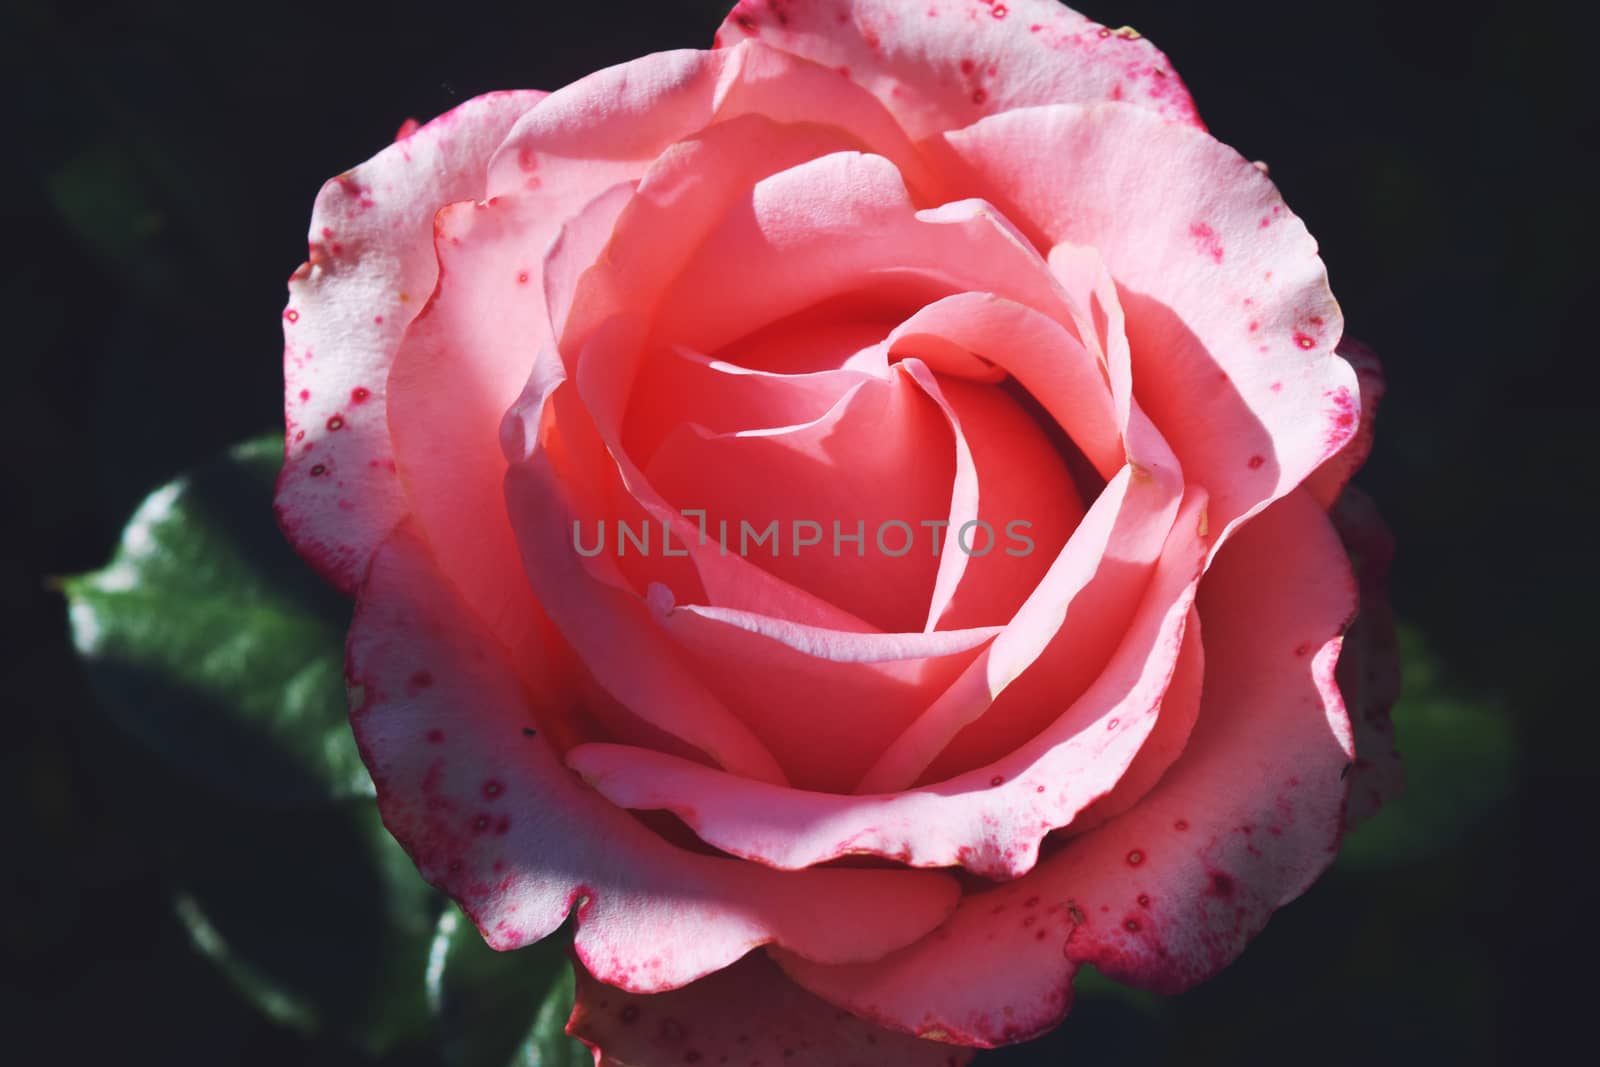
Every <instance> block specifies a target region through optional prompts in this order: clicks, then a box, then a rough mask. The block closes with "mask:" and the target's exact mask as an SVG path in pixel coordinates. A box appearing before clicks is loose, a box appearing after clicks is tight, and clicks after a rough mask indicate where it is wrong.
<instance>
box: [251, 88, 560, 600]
mask: <svg viewBox="0 0 1600 1067" xmlns="http://www.w3.org/2000/svg"><path fill="white" fill-rule="evenodd" d="M544 95H545V94H544V93H539V92H506V93H489V94H488V95H486V96H480V97H476V98H475V99H472V100H469V101H467V102H466V103H464V104H462V105H461V106H460V107H458V108H456V109H455V110H453V111H450V112H447V113H446V114H444V115H441V116H440V117H439V118H437V119H434V120H433V121H432V122H430V123H428V124H427V125H426V126H423V127H421V128H419V129H417V130H416V131H415V132H413V133H412V134H411V135H410V136H409V137H406V138H405V139H404V140H401V141H397V142H395V143H394V144H392V145H390V146H389V147H388V148H385V149H384V150H383V151H382V152H379V153H378V154H377V155H376V156H373V157H372V158H371V159H369V160H367V162H365V163H363V164H361V165H360V166H359V167H356V168H355V169H354V170H352V171H349V172H347V173H345V174H341V175H340V176H339V177H337V178H335V179H333V180H332V181H330V182H329V183H328V184H327V185H325V186H323V187H322V192H321V193H320V194H319V195H318V196H317V204H316V207H315V209H314V210H313V211H312V215H311V259H310V261H309V262H307V263H305V264H304V265H303V266H301V268H300V269H299V270H297V271H295V273H294V276H293V277H291V278H290V279H289V306H288V308H287V309H286V310H285V311H284V313H283V316H284V342H285V343H284V354H283V361H284V378H285V382H286V390H285V394H284V419H285V422H286V423H287V424H288V437H287V441H286V449H285V457H284V467H283V473H282V474H281V475H280V476H279V479H278V497H277V510H278V519H279V522H280V523H281V524H282V526H283V529H284V532H285V533H286V534H287V535H288V536H289V540H290V541H292V542H293V543H294V546H295V548H296V549H298V550H299V552H300V554H301V555H303V556H304V557H305V558H306V559H307V560H308V561H309V562H310V563H311V565H312V566H314V567H316V568H317V570H318V571H319V572H320V573H321V574H322V575H323V576H324V577H325V578H327V579H328V580H329V581H331V582H332V583H334V584H335V585H337V586H338V587H339V588H340V589H342V590H344V591H345V592H353V591H354V589H355V587H356V585H357V584H358V583H359V582H360V581H361V576H362V575H363V574H364V573H365V571H366V566H367V561H368V560H369V559H370V558H371V556H372V552H373V550H374V549H375V548H376V547H377V546H378V543H379V542H380V541H382V540H383V538H384V537H385V536H387V535H388V533H389V531H390V530H391V529H392V528H393V527H394V524H395V523H396V522H398V521H400V519H401V518H403V517H404V515H405V513H406V502H405V497H404V494H403V492H402V490H401V487H400V483H399V480H398V479H396V477H395V474H394V468H393V466H392V465H391V464H390V462H389V460H390V453H389V427H388V424H387V421H386V419H385V414H386V406H385V397H386V381H387V379H388V376H389V366H390V364H391V363H392V362H393V360H394V356H395V349H396V348H397V347H398V345H399V342H400V337H401V335H402V334H403V333H404V332H405V329H406V324H407V323H408V322H410V321H411V318H412V316H413V315H415V314H416V313H417V311H418V310H419V309H420V308H421V307H422V305H423V301H424V300H426V299H427V296H428V293H429V292H431V291H432V289H433V284H434V279H435V277H436V266H435V261H434V256H433V243H432V241H431V240H429V237H430V234H431V232H432V226H433V217H434V213H435V212H437V211H438V210H439V208H441V207H443V206H444V205H445V204H448V203H450V202H451V201H454V200H470V199H476V198H478V197H479V196H481V195H482V194H483V189H484V180H485V179H484V175H485V171H486V168H487V166H488V163H489V157H490V155H491V154H492V153H493V152H494V150H495V149H496V148H497V147H498V146H499V144H500V142H501V141H502V140H503V139H504V138H505V135H506V132H507V131H508V130H510V129H511V127H512V125H513V124H514V123H515V122H516V121H517V119H518V118H520V117H521V116H522V115H524V114H526V113H527V112H528V111H529V110H530V109H531V108H532V107H533V106H534V104H536V103H537V102H538V101H540V100H541V99H543V97H544Z"/></svg>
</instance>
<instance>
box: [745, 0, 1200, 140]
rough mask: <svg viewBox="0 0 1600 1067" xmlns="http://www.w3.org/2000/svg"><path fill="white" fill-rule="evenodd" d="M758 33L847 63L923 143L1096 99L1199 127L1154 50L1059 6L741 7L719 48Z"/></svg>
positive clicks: (798, 1) (826, 60)
mask: <svg viewBox="0 0 1600 1067" xmlns="http://www.w3.org/2000/svg"><path fill="white" fill-rule="evenodd" d="M749 37H758V38H759V39H760V40H762V41H765V42H766V43H768V44H771V45H774V46H776V47H778V48H782V49H784V50H785V51H789V52H793V53H795V54H796V55H801V56H805V57H806V58H807V59H812V60H815V61H816V62H818V63H821V64H823V65H825V66H829V67H838V68H840V69H841V71H842V72H844V73H847V74H848V75H849V76H850V78H851V80H853V81H855V82H857V83H858V84H860V85H864V86H866V87H867V88H868V89H870V90H871V91H872V93H873V95H875V96H876V97H877V98H878V99H879V100H882V101H883V103H884V104H885V105H886V106H887V107H888V108H889V110H890V111H891V112H893V113H894V116H895V118H897V119H899V120H900V124H901V125H902V126H904V127H905V128H906V130H907V132H909V133H910V134H911V136H912V137H913V138H916V139H918V140H920V139H921V138H923V137H926V136H928V135H930V134H934V133H939V132H941V131H944V130H951V129H957V128H959V127H962V126H966V125H969V124H970V123H972V122H974V121H976V120H977V119H979V118H981V117H983V116H984V115H993V114H998V113H999V112H1002V111H1009V110H1011V109H1013V108H1019V107H1032V106H1034V105H1038V104H1077V103H1093V102H1095V101H1098V100H1125V101H1127V102H1128V103H1131V104H1138V105H1139V106H1141V107H1145V108H1149V109H1150V110H1151V111H1153V112H1155V113H1156V114H1158V115H1162V116H1165V117H1167V118H1171V119H1178V120H1181V121H1185V122H1192V123H1194V124H1196V125H1198V124H1199V122H1200V120H1199V118H1198V116H1196V115H1195V111H1194V103H1193V102H1192V101H1191V100H1190V99H1189V93H1188V91H1187V90H1185V89H1184V87H1183V83H1182V82H1180V81H1179V80H1178V76H1177V74H1175V73H1174V72H1173V70H1172V65H1171V64H1170V63H1168V62H1167V57H1166V56H1164V55H1162V54H1161V53H1160V52H1159V51H1157V50H1156V48H1155V46H1154V45H1152V44H1151V43H1150V42H1149V41H1146V40H1143V39H1142V38H1141V37H1140V36H1139V34H1138V33H1136V32H1134V31H1132V30H1128V29H1122V30H1116V31H1112V30H1108V29H1106V28H1105V27H1103V26H1101V25H1100V24H1099V23H1096V22H1092V21H1090V20H1089V19H1087V18H1085V17H1084V16H1082V15H1080V14H1078V13H1077V12H1076V11H1073V10H1071V9H1070V8H1066V7H1063V6H1061V5H1060V4H1058V3H1056V2H1055V0H1004V2H998V0H917V2H916V3H909V2H907V0H843V2H842V3H832V4H824V3H820V2H817V0H743V2H741V3H740V4H739V5H738V6H737V7H735V8H734V9H733V12H732V13H731V14H729V16H728V17H727V19H726V20H725V21H724V22H723V23H722V27H721V29H719V30H718V31H717V42H718V44H719V46H721V45H728V44H733V43H735V42H738V41H742V40H744V39H746V38H749Z"/></svg>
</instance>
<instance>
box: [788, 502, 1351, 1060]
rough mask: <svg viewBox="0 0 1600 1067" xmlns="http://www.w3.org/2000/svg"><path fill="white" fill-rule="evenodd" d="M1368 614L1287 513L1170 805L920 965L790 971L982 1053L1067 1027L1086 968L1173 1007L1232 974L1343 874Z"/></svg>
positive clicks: (1255, 563) (1252, 553) (1221, 586)
mask: <svg viewBox="0 0 1600 1067" xmlns="http://www.w3.org/2000/svg"><path fill="white" fill-rule="evenodd" d="M1354 606H1355V597H1354V590H1353V589H1352V583H1351V579H1350V573H1349V565H1348V563H1347V562H1346V560H1345V558H1344V552H1343V549H1342V548H1341V547H1340V545H1339V541H1338V538H1337V537H1336V536H1335V534H1334V532H1333V529H1332V527H1331V525H1330V524H1329V522H1328V519H1327V517H1326V515H1324V513H1323V511H1322V509H1321V508H1320V507H1318V506H1317V503H1316V501H1315V500H1313V499H1312V498H1311V497H1310V496H1309V495H1308V494H1305V493H1293V494H1291V495H1290V496H1288V497H1286V498H1284V499H1283V500H1281V501H1279V502H1278V503H1276V504H1274V505H1273V506H1272V507H1271V508H1269V509H1268V510H1266V511H1264V512H1263V513H1262V514H1261V515H1259V516H1258V517H1257V518H1255V519H1254V520H1253V521H1252V522H1250V523H1249V524H1248V525H1246V526H1245V527H1243V528H1242V529H1241V530H1240V532H1239V534H1238V536H1237V537H1235V538H1234V540H1233V541H1231V542H1230V543H1229V545H1228V547H1227V548H1226V549H1224V550H1223V551H1222V552H1221V553H1219V554H1218V555H1217V557H1216V560H1215V562H1214V565H1213V566H1212V568H1211V570H1210V572H1209V573H1208V574H1207V576H1206V578H1205V581H1204V582H1203V584H1202V589H1201V594H1200V604H1199V611H1200V617H1201V618H1202V619H1203V620H1204V624H1205V643H1206V664H1205V673H1206V680H1205V693H1204V698H1203V704H1202V706H1201V710H1200V715H1199V720H1198V722H1197V724H1196V725H1195V728H1194V732H1193V734H1192V735H1191V737H1190V740H1189V744H1188V746H1187V747H1186V749H1185V751H1184V753H1183V755H1182V756H1181V757H1180V758H1179V759H1178V761H1177V762H1176V763H1175V764H1174V765H1173V766H1172V768H1171V769H1170V770H1169V771H1168V772H1167V774H1166V775H1165V776H1164V777H1163V778H1162V780H1161V782H1160V784H1159V785H1157V786H1156V788H1155V789H1154V790H1153V791H1152V792H1151V793H1150V794H1148V795H1147V796H1146V797H1145V798H1144V799H1143V800H1142V801H1141V802H1140V803H1138V804H1137V805H1135V806H1134V807H1133V809H1132V810H1130V811H1128V812H1127V813H1126V814H1124V815H1121V816H1120V817H1118V818H1116V819H1113V820H1112V821H1111V822H1109V823H1107V824H1106V825H1104V826H1102V827H1100V828H1099V829H1098V830H1094V831H1092V832H1090V833H1086V834H1083V835H1082V836H1080V837H1076V838H1073V839H1072V840H1071V841H1070V842H1069V843H1067V845H1066V847H1065V848H1063V849H1062V850H1061V851H1060V852H1058V853H1056V854H1055V855H1053V856H1051V857H1050V858H1049V859H1046V860H1044V861H1043V862H1041V863H1040V864H1039V865H1038V867H1036V868H1035V869H1034V870H1033V871H1032V872H1031V873H1030V874H1028V875H1027V876H1026V877H1024V878H1021V879H1019V880H1017V881H1016V882H1013V883H1011V884H1009V885H1005V886H1000V887H997V888H995V889H991V890H987V891H985V892H981V893H974V894H969V895H968V896H966V897H964V898H963V900H962V904H961V908H960V909H959V910H958V911H957V912H956V914H955V915H954V916H952V917H951V919H950V920H949V921H948V922H947V923H945V925H944V926H942V927H941V928H940V929H939V930H937V931H935V932H934V933H933V934H932V935H930V936H929V937H928V938H926V939H924V940H922V941H920V942H918V943H917V944H916V945H913V946H911V947H910V948H907V949H904V950H902V951H900V952H897V953H894V954H893V955H891V956H888V957H886V958H884V959H882V960H877V961H874V962H872V963H866V964H856V965H850V966H846V967H828V966H815V965H812V964H809V963H806V962H803V961H799V960H795V959H793V958H792V957H790V956H789V955H787V954H784V953H781V952H780V953H775V954H774V955H775V958H776V959H778V961H779V962H780V963H781V964H782V965H783V967H784V969H785V970H786V971H787V972H788V973H789V974H790V975H791V976H792V977H794V978H795V979H796V980H797V981H798V982H800V984H801V985H803V986H805V987H806V988H807V989H810V990H812V991H813V992H815V993H817V994H818V995H820V996H822V997H824V998H825V999H827V1000H828V1001H830V1002H831V1003H834V1004H837V1005H839V1006H840V1007H843V1008H846V1009H847V1010H849V1011H851V1012H852V1013H854V1014H857V1015H860V1016H862V1017H863V1018H866V1019H871V1020H873V1021H875V1022H878V1023H880V1024H882V1025H885V1026H892V1027H895V1028H897V1029H901V1030H905V1031H908V1032H911V1033H920V1034H923V1035H929V1034H937V1035H939V1036H940V1037H941V1039H947V1040H952V1041H958V1042H961V1043H965V1044H974V1045H993V1044H998V1043H1003V1042H1010V1041H1019V1040H1022V1039H1024V1038H1026V1037H1029V1036H1031V1035H1033V1034H1037V1033H1040V1032H1042V1031H1044V1030H1046V1029H1048V1028H1050V1027H1051V1026H1053V1025H1055V1024H1056V1023H1057V1022H1058V1021H1059V1020H1060V1018H1061V1016H1062V1015H1063V1014H1064V1013H1065V1011H1066V1009H1067V1006H1068V1004H1069V1003H1070V1001H1071V989H1070V982H1071V979H1072V976H1073V973H1074V971H1075V970H1076V967H1077V966H1078V965H1079V964H1083V963H1089V964H1093V965H1094V967H1095V968H1096V969H1098V970H1099V971H1101V972H1102V973H1104V974H1106V975H1108V976H1110V977H1112V978H1114V979H1117V980H1118V981H1122V982H1126V983H1128V984H1130V985H1134V986H1137V987H1140V988H1145V989H1151V990H1155V991H1157V992H1163V993H1175V992H1179V991H1182V990H1184V989H1187V988H1189V987H1191V986H1193V985H1194V984H1196V983H1197V982H1200V981H1202V980H1204V979H1205V978H1207V977H1209V976H1211V975H1213V974H1215V973H1216V972H1217V971H1219V970H1220V969H1222V968H1223V967H1225V966H1226V965H1227V964H1228V963H1230V962H1232V961H1233V959H1234V958H1235V957H1236V956H1237V955H1238V954H1239V952H1240V951H1242V950H1243V948H1244V946H1245V944H1246V943H1247V942H1248V941H1249V940H1250V938H1251V937H1253V936H1254V935H1255V934H1256V933H1257V932H1258V931H1260V929H1261V927H1262V925H1263V924H1264V923H1265V922H1266V921H1267V918H1268V916H1269V915H1271V913H1272V912H1273V911H1274V910H1275V909H1277V908H1278V907H1280V906H1281V905H1283V904H1285V903H1287V902H1288V901H1290V900H1292V899H1294V898H1295V897H1296V896H1298V895H1299V894H1300V893H1302V892H1303V891H1304V890H1305V889H1306V887H1307V886H1308V885H1310V884H1311V882H1312V881H1313V880H1314V879H1315V878H1316V877H1317V876H1318V875H1319V874H1321V873H1322V871H1323V870H1324V869H1325V868H1326V867H1327V865H1328V864H1329V862H1331V861H1332V859H1333V852H1334V849H1335V848H1336V846H1337V844H1338V840H1339V835H1340V833H1341V829H1342V825H1341V815H1342V808H1343V800H1344V790H1343V788H1342V785H1341V783H1340V780H1339V775H1340V773H1341V772H1342V771H1343V769H1344V766H1345V763H1346V762H1347V761H1348V760H1349V753H1350V733H1349V723H1348V721H1347V720H1346V718H1345V713H1344V708H1343V704H1342V702H1341V700H1340V697H1339V691H1338V688H1337V686H1336V685H1335V683H1334V679H1333V663H1334V660H1335V658H1336V657H1337V656H1338V654H1339V644H1340V638H1339V636H1338V635H1339V633H1340V631H1341V629H1342V628H1343V626H1344V623H1345V622H1346V621H1347V620H1348V619H1349V617H1350V613H1351V611H1352V609H1353V608H1354Z"/></svg>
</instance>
